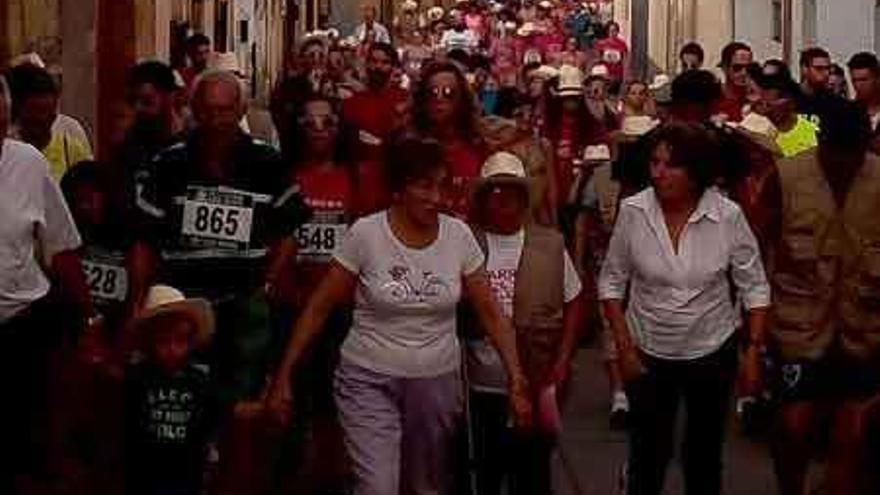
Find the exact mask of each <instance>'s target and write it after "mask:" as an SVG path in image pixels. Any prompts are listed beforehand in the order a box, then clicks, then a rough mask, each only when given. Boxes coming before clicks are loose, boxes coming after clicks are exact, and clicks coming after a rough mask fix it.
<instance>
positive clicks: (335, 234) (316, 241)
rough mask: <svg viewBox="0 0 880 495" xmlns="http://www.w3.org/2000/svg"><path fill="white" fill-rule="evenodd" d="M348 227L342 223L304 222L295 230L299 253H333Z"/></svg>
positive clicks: (311, 254)
mask: <svg viewBox="0 0 880 495" xmlns="http://www.w3.org/2000/svg"><path fill="white" fill-rule="evenodd" d="M347 228H348V227H347V226H346V225H344V224H341V225H340V224H305V225H303V226H302V227H300V228H299V229H297V231H296V242H297V245H298V247H299V254H301V255H308V256H311V257H327V258H329V257H330V256H332V255H333V252H334V251H336V246H338V245H339V243H340V242H342V238H343V236H344V235H345V231H346V229H347Z"/></svg>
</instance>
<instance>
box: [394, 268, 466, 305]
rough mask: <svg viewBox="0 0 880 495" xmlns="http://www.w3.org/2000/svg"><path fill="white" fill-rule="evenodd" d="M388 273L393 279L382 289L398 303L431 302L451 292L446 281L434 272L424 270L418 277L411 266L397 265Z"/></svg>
mask: <svg viewBox="0 0 880 495" xmlns="http://www.w3.org/2000/svg"><path fill="white" fill-rule="evenodd" d="M388 275H390V276H391V281H390V282H387V283H385V284H384V285H383V286H382V290H383V291H386V292H387V293H388V294H389V295H391V298H392V299H393V300H394V301H396V302H398V303H403V304H406V303H410V304H412V303H430V302H431V301H432V300H434V299H437V298H439V297H441V296H443V295H444V294H448V293H449V292H451V289H450V288H449V286H448V285H447V284H446V281H445V280H443V279H442V278H441V277H440V276H438V275H436V274H434V273H433V272H422V273H421V278H419V279H417V278H416V275H415V274H413V273H411V272H410V270H409V268H407V267H405V266H400V265H395V266H394V267H392V268H391V269H390V270H388ZM416 280H418V282H416Z"/></svg>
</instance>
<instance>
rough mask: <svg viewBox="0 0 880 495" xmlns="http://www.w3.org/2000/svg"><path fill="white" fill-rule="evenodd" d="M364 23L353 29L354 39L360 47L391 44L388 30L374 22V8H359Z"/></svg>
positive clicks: (367, 5)
mask: <svg viewBox="0 0 880 495" xmlns="http://www.w3.org/2000/svg"><path fill="white" fill-rule="evenodd" d="M361 12H362V13H363V19H364V22H362V23H361V24H360V25H359V26H358V27H356V28H355V29H354V39H355V40H357V41H358V42H359V43H360V44H362V45H372V44H373V43H391V35H390V34H389V33H388V28H386V27H385V26H383V25H382V24H379V23H378V22H376V7H375V6H373V5H370V4H364V5H363V6H362V7H361Z"/></svg>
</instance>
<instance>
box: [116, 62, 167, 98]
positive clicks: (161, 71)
mask: <svg viewBox="0 0 880 495" xmlns="http://www.w3.org/2000/svg"><path fill="white" fill-rule="evenodd" d="M142 84H151V85H153V86H154V87H155V88H156V89H158V90H159V91H162V92H165V93H172V92H174V91H176V90H177V89H179V88H178V86H177V80H176V79H175V77H174V70H173V69H172V68H171V66H169V65H167V64H164V63H162V62H158V61H150V62H141V63H139V64H137V65H135V66H134V67H132V68H131V69H130V70H129V71H128V87H129V88H130V89H134V88H135V87H137V86H140V85H142Z"/></svg>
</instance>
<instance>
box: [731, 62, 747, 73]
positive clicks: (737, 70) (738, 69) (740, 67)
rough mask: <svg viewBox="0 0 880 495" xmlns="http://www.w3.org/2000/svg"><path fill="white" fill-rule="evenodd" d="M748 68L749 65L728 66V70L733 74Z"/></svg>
mask: <svg viewBox="0 0 880 495" xmlns="http://www.w3.org/2000/svg"><path fill="white" fill-rule="evenodd" d="M748 68H749V64H730V70H732V71H733V72H742V71H744V70H746V69H748Z"/></svg>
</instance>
